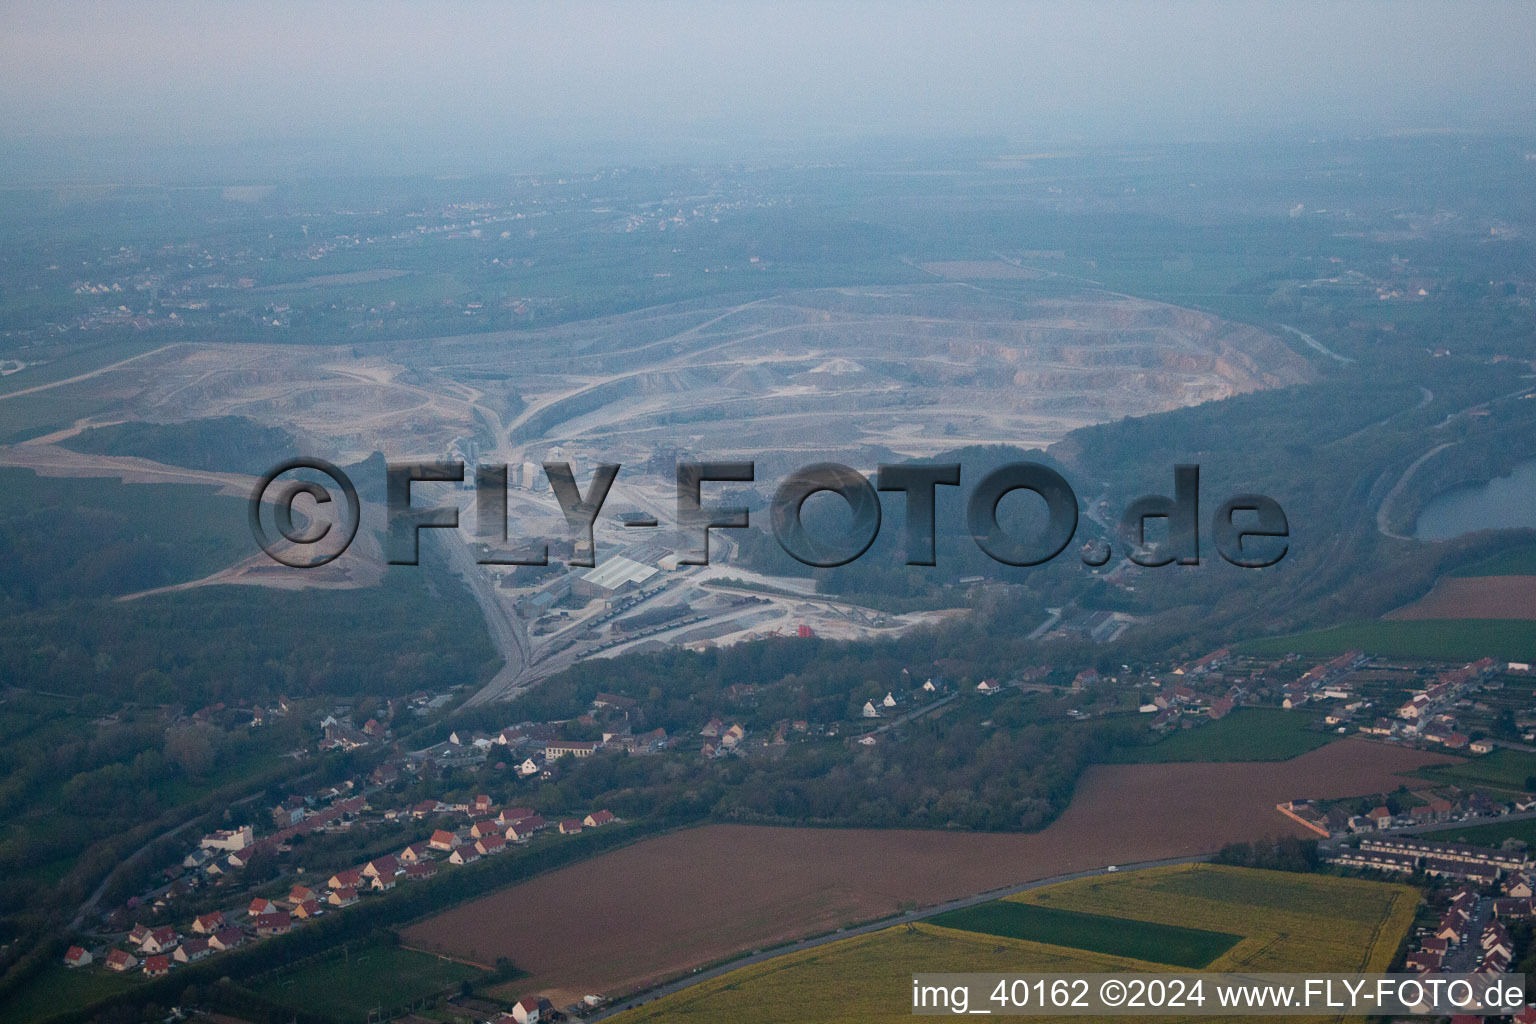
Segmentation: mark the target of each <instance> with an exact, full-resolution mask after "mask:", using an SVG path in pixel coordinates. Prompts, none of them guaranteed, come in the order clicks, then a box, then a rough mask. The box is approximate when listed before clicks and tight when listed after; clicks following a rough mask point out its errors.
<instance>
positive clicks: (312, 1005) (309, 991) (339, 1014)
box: [255, 946, 486, 1024]
mask: <svg viewBox="0 0 1536 1024" xmlns="http://www.w3.org/2000/svg"><path fill="white" fill-rule="evenodd" d="M485 973H486V972H485V971H482V970H480V969H479V968H477V967H470V966H469V965H468V964H461V963H459V962H458V961H456V960H445V959H443V958H442V957H438V956H434V955H432V954H431V953H419V952H417V951H416V950H413V949H404V948H401V947H399V946H371V947H368V948H365V949H362V950H358V951H354V952H352V953H350V954H349V955H348V956H346V958H345V959H343V958H341V957H335V958H331V959H326V960H322V961H319V962H317V963H311V964H306V965H304V966H303V967H300V968H299V969H298V970H293V971H280V972H278V974H277V975H276V976H275V977H273V978H271V979H269V980H267V981H265V982H263V983H262V984H260V985H258V986H256V988H255V991H256V994H257V995H259V996H261V997H263V998H265V999H270V1000H271V1001H272V1002H274V1003H278V1004H279V1005H282V1006H290V1007H293V1008H294V1009H296V1010H307V1011H309V1012H311V1013H319V1014H323V1015H324V1016H326V1017H329V1018H331V1019H332V1020H334V1021H336V1022H337V1024H363V1022H364V1021H366V1020H368V1019H369V1011H370V1010H374V1009H380V1010H383V1011H385V1012H386V1013H387V1012H388V1011H390V1010H398V1009H402V1008H404V1007H408V1006H410V1005H412V1004H413V1003H416V1002H417V1001H418V1000H422V999H430V998H432V997H433V996H437V995H439V994H441V993H443V992H445V991H447V990H449V989H455V988H457V987H458V985H459V984H460V983H461V982H465V981H472V980H474V979H475V978H479V977H481V976H482V975H484V974H485Z"/></svg>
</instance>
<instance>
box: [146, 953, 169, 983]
mask: <svg viewBox="0 0 1536 1024" xmlns="http://www.w3.org/2000/svg"><path fill="white" fill-rule="evenodd" d="M144 973H145V975H146V976H148V977H151V978H163V977H165V976H166V975H167V974H170V973H171V958H170V957H168V956H165V955H164V954H160V955H157V956H151V957H146V958H145V960H144Z"/></svg>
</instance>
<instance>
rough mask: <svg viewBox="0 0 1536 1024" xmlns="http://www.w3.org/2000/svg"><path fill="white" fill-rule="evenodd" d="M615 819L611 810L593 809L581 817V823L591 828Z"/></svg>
mask: <svg viewBox="0 0 1536 1024" xmlns="http://www.w3.org/2000/svg"><path fill="white" fill-rule="evenodd" d="M613 820H614V819H613V814H612V812H610V811H593V812H592V813H591V814H589V815H587V816H586V817H585V818H583V819H581V823H582V824H583V825H586V826H588V827H589V828H597V827H598V826H599V825H606V824H608V823H609V822H611V821H613Z"/></svg>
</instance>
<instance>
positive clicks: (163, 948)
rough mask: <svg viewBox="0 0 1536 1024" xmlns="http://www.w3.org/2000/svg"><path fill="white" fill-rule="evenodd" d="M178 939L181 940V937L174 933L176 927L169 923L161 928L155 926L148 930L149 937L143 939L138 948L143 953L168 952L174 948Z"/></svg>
mask: <svg viewBox="0 0 1536 1024" xmlns="http://www.w3.org/2000/svg"><path fill="white" fill-rule="evenodd" d="M179 941H181V937H180V936H179V935H177V934H176V929H174V928H172V927H171V926H170V925H165V926H164V927H162V928H155V929H153V930H152V931H150V933H149V937H148V938H146V939H145V940H144V942H143V944H142V945H140V946H139V948H140V949H141V950H142V951H143V952H145V953H169V952H170V951H171V950H173V949H175V948H176V944H177V943H178V942H179Z"/></svg>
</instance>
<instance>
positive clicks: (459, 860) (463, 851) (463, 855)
mask: <svg viewBox="0 0 1536 1024" xmlns="http://www.w3.org/2000/svg"><path fill="white" fill-rule="evenodd" d="M479 859H480V851H479V850H476V849H475V848H474V847H473V846H455V847H454V848H453V852H452V853H450V854H449V855H448V863H450V864H473V863H474V862H475V861H477V860H479Z"/></svg>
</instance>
